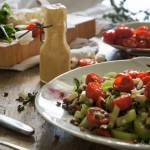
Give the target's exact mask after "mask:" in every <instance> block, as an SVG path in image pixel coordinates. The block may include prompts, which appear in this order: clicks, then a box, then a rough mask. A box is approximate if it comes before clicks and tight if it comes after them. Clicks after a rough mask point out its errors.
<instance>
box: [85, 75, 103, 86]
mask: <svg viewBox="0 0 150 150" xmlns="http://www.w3.org/2000/svg"><path fill="white" fill-rule="evenodd" d="M103 81H104V79H103V78H102V77H101V76H99V75H98V74H96V73H94V72H92V73H89V74H88V75H87V76H86V84H88V83H89V82H98V83H100V84H101V83H102V82H103Z"/></svg>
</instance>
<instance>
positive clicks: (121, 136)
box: [111, 130, 138, 141]
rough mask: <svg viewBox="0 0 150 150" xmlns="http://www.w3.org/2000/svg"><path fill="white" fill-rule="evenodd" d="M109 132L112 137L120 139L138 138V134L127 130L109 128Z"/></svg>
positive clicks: (132, 139)
mask: <svg viewBox="0 0 150 150" xmlns="http://www.w3.org/2000/svg"><path fill="white" fill-rule="evenodd" d="M111 133H112V135H113V137H115V138H117V139H120V140H126V141H134V140H138V135H136V134H134V133H128V132H123V131H118V130H111Z"/></svg>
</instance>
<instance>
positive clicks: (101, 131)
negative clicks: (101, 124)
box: [94, 128, 112, 137]
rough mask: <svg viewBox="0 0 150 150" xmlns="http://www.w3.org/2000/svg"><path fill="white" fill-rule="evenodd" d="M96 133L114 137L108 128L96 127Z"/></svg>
mask: <svg viewBox="0 0 150 150" xmlns="http://www.w3.org/2000/svg"><path fill="white" fill-rule="evenodd" d="M94 132H95V134H98V135H102V136H105V137H112V135H111V133H110V131H109V130H108V129H102V128H96V129H95V130H94Z"/></svg>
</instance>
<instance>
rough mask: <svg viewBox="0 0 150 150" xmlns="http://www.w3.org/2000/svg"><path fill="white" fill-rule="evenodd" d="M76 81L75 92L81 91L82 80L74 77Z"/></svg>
mask: <svg viewBox="0 0 150 150" xmlns="http://www.w3.org/2000/svg"><path fill="white" fill-rule="evenodd" d="M74 82H75V85H76V90H75V92H79V86H80V82H79V80H78V79H76V78H74Z"/></svg>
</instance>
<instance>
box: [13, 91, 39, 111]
mask: <svg viewBox="0 0 150 150" xmlns="http://www.w3.org/2000/svg"><path fill="white" fill-rule="evenodd" d="M36 95H37V93H36V92H33V93H28V96H27V97H26V98H25V99H24V98H22V97H21V96H19V98H17V99H16V100H17V101H18V102H21V103H22V105H19V106H18V111H19V112H21V111H23V110H24V105H26V104H28V103H34V101H35V97H36Z"/></svg>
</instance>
